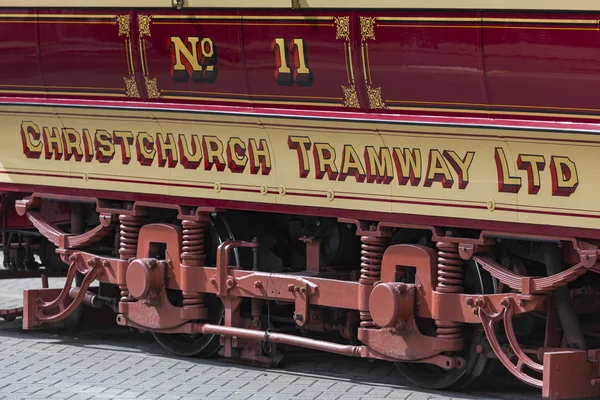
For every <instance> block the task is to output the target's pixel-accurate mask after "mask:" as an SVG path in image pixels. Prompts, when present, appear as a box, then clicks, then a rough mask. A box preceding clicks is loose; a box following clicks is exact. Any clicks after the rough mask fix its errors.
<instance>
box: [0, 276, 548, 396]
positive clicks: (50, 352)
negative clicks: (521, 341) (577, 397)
mask: <svg viewBox="0 0 600 400" xmlns="http://www.w3.org/2000/svg"><path fill="white" fill-rule="evenodd" d="M61 282H64V279H62V280H61V279H60V278H51V279H50V286H51V287H59V286H60V285H61V284H62V283H61ZM32 287H40V284H39V280H37V279H36V280H27V279H24V280H18V281H10V280H2V281H0V308H2V307H6V304H10V303H16V305H15V306H19V305H20V304H19V302H20V301H21V299H22V296H21V294H20V293H19V292H20V291H21V290H23V289H25V288H32ZM0 371H1V372H0V399H10V400H19V399H21V398H22V399H27V400H37V399H61V400H65V399H73V400H79V399H86V400H88V399H94V400H95V399H118V400H121V399H122V400H128V399H135V400H171V399H173V400H179V399H185V400H188V399H192V400H196V399H198V400H203V399H208V400H219V399H226V400H286V399H300V400H309V399H310V400H329V399H331V400H346V399H352V400H359V399H361V398H364V399H369V400H380V399H394V400H404V399H408V400H450V399H452V398H454V399H457V400H467V399H481V400H488V399H489V400H491V399H507V400H517V399H519V400H520V399H526V400H533V399H538V398H539V392H537V391H532V392H528V393H523V392H522V388H521V389H518V390H514V391H513V392H511V391H507V390H506V389H505V388H503V387H501V391H500V393H494V394H491V393H487V392H486V393H471V394H469V395H467V394H465V395H464V396H463V395H462V394H457V393H440V392H435V393H433V392H428V391H419V390H416V389H413V388H411V387H408V386H407V385H406V380H405V379H404V378H403V377H402V376H401V375H400V373H399V372H398V371H397V369H396V368H395V366H394V365H393V364H391V363H386V362H380V361H377V362H368V361H367V360H361V359H351V358H344V357H341V356H335V355H329V354H323V353H316V352H309V351H300V352H295V353H293V354H290V355H289V356H288V357H287V359H286V363H285V365H283V366H281V367H278V368H268V369H267V368H265V369H261V368H257V367H249V366H248V367H246V366H243V365H239V364H233V363H230V362H225V361H224V360H221V359H210V360H207V359H199V358H180V357H172V356H170V355H169V354H167V353H166V352H165V351H164V349H162V348H161V347H160V346H159V345H158V344H157V343H156V342H155V341H154V339H153V338H152V336H151V335H140V334H138V333H134V332H130V331H129V330H128V329H123V328H122V327H116V326H113V327H107V328H102V329H95V330H94V329H88V328H84V329H82V330H79V331H77V332H59V333H57V332H47V331H23V330H22V328H21V320H20V319H17V320H15V321H12V322H2V321H0ZM496 387H498V386H496ZM486 390H487V389H486ZM493 390H495V389H490V390H488V392H490V391H493ZM516 393H519V395H518V396H517V395H516Z"/></svg>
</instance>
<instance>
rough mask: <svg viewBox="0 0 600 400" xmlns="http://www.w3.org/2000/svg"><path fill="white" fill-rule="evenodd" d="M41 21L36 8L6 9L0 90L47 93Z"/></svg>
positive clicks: (0, 21)
mask: <svg viewBox="0 0 600 400" xmlns="http://www.w3.org/2000/svg"><path fill="white" fill-rule="evenodd" d="M37 35H38V24H37V15H36V12H35V10H33V9H25V10H10V9H9V10H2V16H0V93H2V94H3V95H4V94H13V95H16V96H24V95H27V94H30V95H34V96H39V95H43V91H44V80H43V78H42V74H41V71H40V68H39V60H38V37H37Z"/></svg>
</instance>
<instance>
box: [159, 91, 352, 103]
mask: <svg viewBox="0 0 600 400" xmlns="http://www.w3.org/2000/svg"><path fill="white" fill-rule="evenodd" d="M164 92H165V93H180V94H184V93H190V94H201V95H208V96H211V95H217V96H236V97H248V98H254V97H267V98H274V99H285V98H291V97H293V98H295V99H314V100H335V101H341V100H342V98H341V97H314V96H285V95H275V94H245V93H224V92H196V91H190V90H165V91H164Z"/></svg>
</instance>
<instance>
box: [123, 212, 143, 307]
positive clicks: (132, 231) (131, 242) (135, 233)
mask: <svg viewBox="0 0 600 400" xmlns="http://www.w3.org/2000/svg"><path fill="white" fill-rule="evenodd" d="M119 221H120V222H121V225H120V227H119V235H120V236H119V257H120V258H121V260H130V259H132V258H135V257H136V255H137V247H138V238H139V234H140V229H141V228H142V225H143V224H144V222H143V216H140V215H120V216H119ZM119 290H120V291H121V301H122V302H128V303H129V302H133V301H135V299H134V298H133V297H131V295H130V294H129V290H128V289H127V285H126V284H120V285H119Z"/></svg>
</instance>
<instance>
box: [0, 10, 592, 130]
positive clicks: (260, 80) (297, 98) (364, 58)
mask: <svg viewBox="0 0 600 400" xmlns="http://www.w3.org/2000/svg"><path fill="white" fill-rule="evenodd" d="M11 13H12V14H14V13H16V14H18V16H16V17H10V14H11ZM38 13H39V15H38ZM3 15H4V16H3V17H1V18H0V71H1V72H2V74H1V75H0V93H9V94H14V95H22V94H23V93H25V94H31V95H34V96H44V95H47V96H48V97H51V98H64V97H72V98H74V99H82V100H83V99H115V100H122V99H126V100H130V101H140V100H141V101H144V100H148V101H152V102H168V103H179V104H181V103H193V104H217V105H219V104H220V105H225V104H226V105H230V106H255V107H269V108H274V107H276V108H288V109H291V108H293V109H300V110H302V109H309V108H310V109H322V110H334V111H344V110H347V111H354V112H355V111H361V110H362V111H369V112H375V113H380V112H385V113H395V114H399V113H413V114H425V115H463V116H464V115H476V116H479V117H481V116H483V117H486V116H492V117H494V118H529V119H543V118H547V119H551V120H582V119H585V118H588V119H594V118H595V119H597V118H598V117H600V101H599V100H597V96H596V93H598V91H599V89H600V50H599V49H598V42H599V40H600V31H598V22H597V18H594V16H593V15H590V14H567V13H556V14H554V13H542V12H540V13H532V12H530V13H516V12H512V13H509V12H502V13H500V12H487V11H486V12H479V11H477V12H476V11H459V12H454V11H453V12H442V11H432V12H428V11H373V12H363V11H349V10H346V11H335V12H328V11H327V10H321V11H272V10H269V11H266V10H214V9H211V10H190V11H186V12H185V13H182V12H175V11H170V10H169V11H161V10H127V9H123V10H120V11H118V12H117V11H113V10H108V9H102V10H88V9H86V10H75V9H70V10H66V9H54V10H52V9H40V10H31V9H27V10H25V9H22V10H6V11H5V12H4V14H3ZM6 15H9V16H6ZM38 20H39V21H38ZM38 29H39V33H38ZM182 51H183V52H182ZM185 54H187V56H186V55H185ZM38 57H39V59H38ZM42 73H43V74H42ZM44 85H45V88H44ZM9 89H10V90H12V92H10V91H9ZM21 89H22V90H21ZM44 89H45V90H44ZM2 90H4V92H2ZM22 92H23V93H22Z"/></svg>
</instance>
